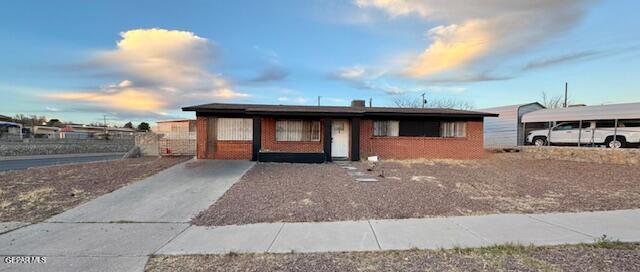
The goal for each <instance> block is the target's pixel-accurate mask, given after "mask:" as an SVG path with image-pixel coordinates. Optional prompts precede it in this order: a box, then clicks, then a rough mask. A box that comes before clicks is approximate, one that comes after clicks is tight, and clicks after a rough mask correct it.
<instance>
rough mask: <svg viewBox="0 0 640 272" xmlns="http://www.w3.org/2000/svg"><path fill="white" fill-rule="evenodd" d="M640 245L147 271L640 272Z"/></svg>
mask: <svg viewBox="0 0 640 272" xmlns="http://www.w3.org/2000/svg"><path fill="white" fill-rule="evenodd" d="M638 270H640V245H638V244H617V245H616V246H611V247H608V246H606V247H598V246H585V245H576V246H556V247H539V248H536V247H522V246H495V247H490V248H482V249H464V250H446V251H445V250H440V251H437V250H436V251H425V250H410V251H385V252H360V253H313V254H297V253H293V254H256V255H253V254H227V255H187V256H155V257H152V258H151V259H150V260H149V262H148V263H147V267H146V271H148V272H160V271H638Z"/></svg>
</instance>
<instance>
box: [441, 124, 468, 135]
mask: <svg viewBox="0 0 640 272" xmlns="http://www.w3.org/2000/svg"><path fill="white" fill-rule="evenodd" d="M440 135H441V136H442V137H449V138H458V137H467V123H466V122H442V124H441V126H440Z"/></svg>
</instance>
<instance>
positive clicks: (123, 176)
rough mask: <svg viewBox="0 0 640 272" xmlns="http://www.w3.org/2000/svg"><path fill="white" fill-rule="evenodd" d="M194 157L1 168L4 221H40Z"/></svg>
mask: <svg viewBox="0 0 640 272" xmlns="http://www.w3.org/2000/svg"><path fill="white" fill-rule="evenodd" d="M189 158H190V157H167V158H156V157H143V158H137V159H126V160H114V161H104V162H91V163H80V164H68V165H59V166H49V167H38V168H29V169H25V170H18V171H6V172H0V222H8V221H22V222H38V221H41V220H44V219H47V218H49V217H51V216H52V215H54V214H57V213H60V212H62V211H65V210H67V209H70V208H73V207H75V206H77V205H79V204H81V203H83V202H86V201H89V200H91V199H94V198H96V197H98V196H100V195H103V194H106V193H109V192H112V191H114V190H116V189H118V188H120V187H122V186H125V185H127V184H129V183H131V182H134V181H138V180H141V179H143V178H145V177H148V176H151V175H153V174H155V173H157V172H159V171H161V170H163V169H166V168H169V167H171V166H173V165H175V164H178V163H180V162H183V161H186V160H188V159H189Z"/></svg>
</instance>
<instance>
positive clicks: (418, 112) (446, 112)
mask: <svg viewBox="0 0 640 272" xmlns="http://www.w3.org/2000/svg"><path fill="white" fill-rule="evenodd" d="M182 110H183V111H195V112H210V113H237V114H247V115H273V114H282V115H292V114H301V115H332V116H335V115H349V116H393V115H398V116H399V115H402V116H450V117H485V116H494V117H495V116H498V115H497V114H493V113H486V112H478V111H467V110H456V109H444V108H424V109H422V108H392V107H346V106H299V105H265V104H225V103H212V104H204V105H197V106H191V107H184V108H182Z"/></svg>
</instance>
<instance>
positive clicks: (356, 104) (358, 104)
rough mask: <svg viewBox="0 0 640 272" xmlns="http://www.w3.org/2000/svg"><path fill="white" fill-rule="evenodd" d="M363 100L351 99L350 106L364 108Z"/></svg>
mask: <svg viewBox="0 0 640 272" xmlns="http://www.w3.org/2000/svg"><path fill="white" fill-rule="evenodd" d="M364 106H365V102H364V100H352V101H351V107H352V108H364Z"/></svg>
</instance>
